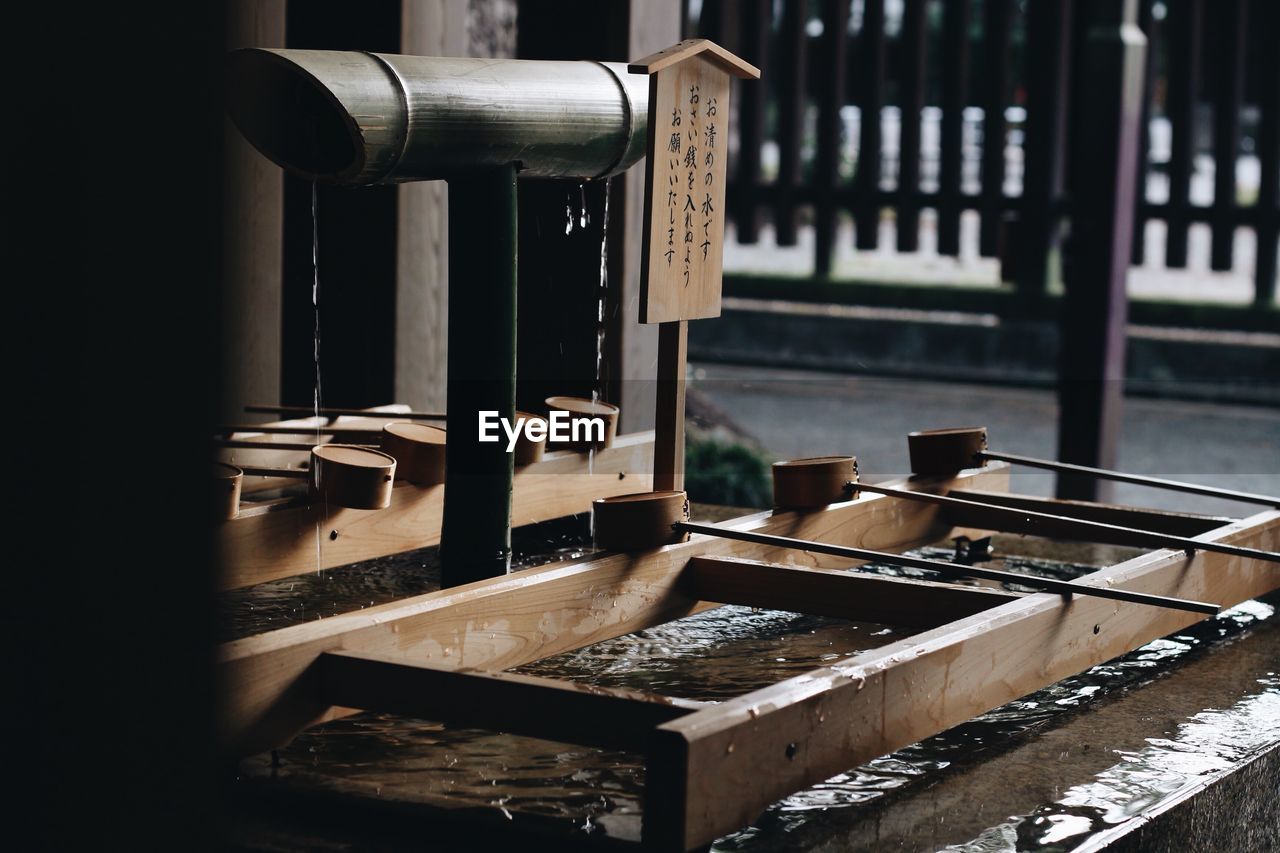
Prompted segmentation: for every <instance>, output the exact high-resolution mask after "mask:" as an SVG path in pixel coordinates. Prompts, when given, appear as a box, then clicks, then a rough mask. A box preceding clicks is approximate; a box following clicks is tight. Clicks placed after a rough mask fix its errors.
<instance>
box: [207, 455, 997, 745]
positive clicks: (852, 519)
mask: <svg viewBox="0 0 1280 853" xmlns="http://www.w3.org/2000/svg"><path fill="white" fill-rule="evenodd" d="M561 479H563V478H561ZM1007 479H1008V468H1007V467H1004V466H995V465H992V466H988V467H985V468H977V469H972V470H969V471H964V472H961V473H960V474H959V475H957V476H956V478H955V479H953V480H950V481H943V482H942V483H941V484H942V485H954V486H959V485H969V486H974V487H979V488H999V487H1000V486H1001V485H1003V484H1004V483H1006V482H1007ZM383 512H386V510H383ZM735 526H737V527H739V528H741V529H750V530H757V531H761V532H766V533H776V534H779V535H783V536H799V537H806V538H810V539H819V540H822V541H827V542H838V543H843V544H848V545H858V546H863V547H867V548H876V549H879V550H905V549H908V548H913V547H917V546H919V545H923V544H926V543H929V542H934V541H937V540H938V539H940V538H943V537H944V536H946V535H947V534H948V533H950V532H951V527H950V525H949V524H947V523H946V522H944V521H942V520H941V518H940V516H939V514H938V511H937V508H936V507H933V506H929V505H926V504H916V503H910V502H907V501H901V500H896V499H893V498H886V497H881V496H870V495H868V496H865V497H862V498H859V499H858V500H855V501H847V502H844V503H838V504H832V505H831V506H829V507H827V508H826V509H823V510H818V511H816V512H808V513H794V512H778V513H771V512H762V513H757V514H755V515H751V516H746V517H744V518H741V519H738V520H737V521H736V522H735ZM717 554H719V555H727V554H733V555H735V556H739V557H745V558H748V559H771V558H772V559H787V558H788V555H789V556H790V557H791V558H792V559H796V560H802V561H805V562H806V563H807V564H809V565H831V564H832V562H831V560H830V558H823V557H821V556H820V555H816V554H797V553H795V552H792V551H782V550H779V549H776V548H769V547H767V546H760V545H743V544H741V543H734V542H730V541H728V540H725V539H719V538H712V537H707V536H694V537H692V538H690V540H689V541H688V542H683V543H680V544H677V545H668V546H666V547H663V548H658V549H655V550H652V551H646V552H643V553H639V554H605V555H603V556H600V557H597V558H595V559H593V560H588V561H584V562H579V563H556V564H552V565H548V566H540V567H537V568H533V569H525V570H523V571H519V572H513V573H511V574H509V575H506V576H504V577H501V578H493V579H490V580H485V581H477V582H475V583H472V584H467V585H465V586H460V587H455V588H453V589H449V590H442V591H439V592H434V593H428V594H426V595H420V596H416V597H414V598H407V599H404V600H401V601H397V602H393V603H390V604H385V605H382V606H379V607H370V608H367V609H364V610H359V611H355V612H352V613H344V614H340V615H338V616H332V617H329V618H327V619H322V620H319V621H316V622H308V623H306V624H303V625H296V626H293V627H290V628H283V629H281V630H278V631H272V632H269V633H266V634H262V635H259V636H256V637H248V638H245V639H242V640H236V641H233V642H230V643H226V644H224V645H223V646H222V647H221V648H220V649H219V653H218V657H219V662H220V666H219V670H220V673H219V674H220V677H221V679H222V683H223V684H225V685H227V689H226V693H225V697H226V705H225V707H224V709H223V711H224V713H223V719H224V724H225V727H226V729H225V734H226V737H227V740H228V746H229V748H230V749H231V750H232V751H233V752H235V753H236V754H240V755H248V754H252V753H254V752H259V751H261V750H263V749H268V748H270V747H273V746H278V745H280V744H281V743H284V742H287V741H288V740H289V739H290V738H292V737H293V736H294V735H295V734H296V733H297V732H298V731H300V730H302V729H303V728H305V727H306V726H308V725H310V724H312V723H316V722H321V721H323V720H325V719H331V718H333V717H335V716H339V715H341V714H343V713H345V711H344V709H342V708H337V707H333V706H331V705H329V704H328V703H326V702H325V701H324V699H323V698H322V696H321V693H320V691H319V689H318V687H317V686H316V684H315V682H314V679H315V678H316V675H315V673H314V672H313V671H312V664H313V663H314V662H315V660H316V658H317V657H319V656H320V655H321V654H323V653H324V652H327V651H334V650H338V649H346V650H349V651H359V652H363V653H368V654H395V655H397V656H398V657H402V658H404V659H412V660H428V661H431V662H432V663H433V664H436V665H438V666H442V667H446V668H453V669H458V668H462V667H472V668H484V669H490V670H495V669H506V668H509V667H514V666H520V665H521V664H525V663H530V662H532V661H535V660H540V659H542V658H546V657H550V656H552V655H556V654H560V653H562V652H567V651H572V650H573V649H579V648H582V647H584V646H589V645H591V644H592V643H597V642H600V641H602V640H608V639H612V638H614V637H620V636H622V635H623V634H629V633H632V632H634V631H640V630H643V629H645V628H649V627H652V626H653V625H657V624H661V623H663V622H668V621H670V620H672V619H677V618H679V617H681V616H686V615H688V614H690V613H694V612H697V611H699V610H704V609H708V608H711V607H714V606H716V605H715V604H712V603H705V602H699V601H696V600H694V599H691V598H690V597H689V596H688V595H686V594H685V593H684V592H682V591H681V590H680V588H679V579H680V575H681V572H682V571H683V570H684V568H685V565H686V564H687V563H688V561H689V559H690V558H692V557H698V556H705V555H717ZM834 564H835V565H842V566H847V565H849V561H848V560H843V561H835V562H834Z"/></svg>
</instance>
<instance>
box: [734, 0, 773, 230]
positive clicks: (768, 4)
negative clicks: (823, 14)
mask: <svg viewBox="0 0 1280 853" xmlns="http://www.w3.org/2000/svg"><path fill="white" fill-rule="evenodd" d="M772 23H773V2H772V0H749V5H748V6H747V8H746V9H744V10H743V15H742V19H741V21H739V26H740V30H739V33H740V35H741V38H742V50H741V51H740V55H741V56H742V57H743V58H744V59H746V60H747V61H748V62H750V63H751V64H752V65H754V66H756V67H757V68H759V69H760V71H761V76H762V77H763V78H764V79H766V80H767V79H768V77H767V76H765V75H767V74H768V63H767V55H768V52H769V33H770V31H771V30H772ZM732 85H733V88H734V95H733V103H735V104H737V105H738V140H739V143H738V152H737V159H738V162H737V166H736V167H735V170H736V174H735V179H734V180H735V183H736V184H737V186H738V187H739V188H741V191H740V192H738V193H737V197H736V198H734V199H732V200H731V204H732V212H733V221H734V224H735V225H736V226H737V234H738V242H739V243H755V242H756V241H757V240H758V239H759V231H760V227H759V226H760V219H759V216H758V205H757V203H756V198H755V192H754V190H755V188H756V187H757V186H758V185H759V182H760V149H761V146H762V145H763V144H764V96H765V87H764V86H762V85H760V84H759V83H752V84H751V85H748V86H744V85H742V83H741V81H738V80H734V81H733V83H732Z"/></svg>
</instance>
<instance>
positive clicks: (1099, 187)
mask: <svg viewBox="0 0 1280 853" xmlns="http://www.w3.org/2000/svg"><path fill="white" fill-rule="evenodd" d="M1137 6H1138V4H1137V0H1122V2H1117V1H1116V0H1089V2H1086V3H1085V4H1083V6H1082V7H1081V12H1082V13H1083V14H1085V15H1087V16H1088V17H1087V18H1085V20H1084V23H1085V25H1086V31H1085V33H1086V34H1085V43H1084V44H1083V45H1081V51H1080V59H1081V63H1080V66H1079V73H1078V75H1077V76H1076V89H1075V91H1076V92H1077V94H1078V98H1079V99H1087V109H1086V108H1085V107H1086V104H1085V103H1084V102H1083V100H1081V102H1080V103H1079V104H1078V106H1079V107H1080V109H1078V110H1077V116H1078V120H1077V121H1075V122H1074V127H1073V133H1072V136H1071V145H1072V154H1071V162H1072V163H1073V164H1075V167H1074V169H1073V174H1072V185H1071V190H1072V198H1071V202H1072V203H1071V240H1070V244H1069V245H1068V247H1067V256H1066V258H1064V276H1065V278H1066V282H1065V284H1066V295H1065V298H1064V299H1063V305H1062V316H1061V323H1062V334H1061V340H1062V344H1061V352H1060V356H1059V358H1060V362H1059V370H1058V376H1059V380H1058V382H1059V387H1058V402H1059V415H1058V458H1059V459H1060V460H1062V461H1063V462H1073V463H1077V464H1083V465H1093V466H1097V467H1102V468H1114V467H1115V461H1116V446H1117V443H1118V441H1119V434H1120V414H1121V405H1122V400H1123V394H1124V348H1125V326H1126V322H1127V319H1128V296H1127V294H1126V292H1125V285H1126V280H1127V274H1128V265H1129V252H1130V247H1131V245H1132V238H1133V207H1134V194H1135V178H1136V166H1137V144H1138V138H1139V127H1138V124H1139V119H1140V116H1141V114H1142V104H1141V96H1142V69H1143V61H1144V54H1145V51H1146V39H1145V37H1143V35H1142V32H1141V31H1140V30H1139V29H1138V27H1137V25H1136V21H1137ZM1057 492H1058V497H1061V498H1075V499H1082V500H1093V499H1105V496H1106V495H1105V488H1104V487H1102V486H1100V484H1099V483H1098V481H1096V480H1093V479H1090V478H1080V477H1078V476H1068V475H1063V474H1060V475H1059V476H1058V489H1057Z"/></svg>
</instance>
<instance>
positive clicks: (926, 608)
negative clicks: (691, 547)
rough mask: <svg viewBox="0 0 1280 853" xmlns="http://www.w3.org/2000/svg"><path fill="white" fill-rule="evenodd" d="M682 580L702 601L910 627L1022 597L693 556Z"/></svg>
mask: <svg viewBox="0 0 1280 853" xmlns="http://www.w3.org/2000/svg"><path fill="white" fill-rule="evenodd" d="M684 583H685V584H686V587H685V588H686V590H687V592H688V594H689V596H690V597H692V598H696V599H699V600H702V601H718V602H720V603H722V604H741V605H745V606H747V607H764V608H769V609H771V610H791V611H794V612H796V613H809V614H812V615H814V616H830V617H834V618H837V619H852V620H855V621H860V622H879V623H882V624H885V625H904V626H908V627H912V628H932V627H934V626H935V625H941V624H943V623H946V622H951V621H953V620H955V619H959V618H961V617H963V616H970V615H972V614H974V613H980V612H982V611H983V610H986V609H988V608H991V607H995V606H996V605H999V604H1004V603H1005V602H1007V601H1013V600H1015V599H1017V598H1020V597H1021V596H1019V595H1018V594H1016V593H1011V592H1004V591H1002V590H994V589H987V588H984V587H975V586H957V585H954V584H941V583H931V582H928V581H918V580H910V579H907V578H894V577H886V576H884V575H873V574H859V573H855V572H847V571H840V570H835V569H816V568H806V567H803V566H789V565H781V564H778V563H765V562H761V561H759V560H743V559H740V558H736V557H694V558H693V559H692V560H690V561H689V566H688V568H686V569H685V575H684Z"/></svg>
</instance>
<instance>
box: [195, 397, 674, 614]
mask: <svg viewBox="0 0 1280 853" xmlns="http://www.w3.org/2000/svg"><path fill="white" fill-rule="evenodd" d="M404 408H405V407H403V406H390V407H385V408H384V409H382V410H380V411H375V410H370V411H369V412H368V414H367V415H364V416H357V417H346V418H341V419H339V421H337V423H338V424H339V425H341V426H342V427H344V428H348V429H350V430H352V431H360V430H363V431H367V432H368V433H369V434H370V435H373V436H378V435H379V434H380V431H381V430H382V428H383V424H384V423H386V422H387V421H392V420H395V416H396V414H397V410H398V409H404ZM267 426H277V427H279V426H283V427H294V428H296V430H297V433H299V434H293V435H290V434H261V435H257V436H254V437H252V438H250V439H249V440H248V441H246V442H243V443H254V444H255V445H256V446H255V447H253V448H250V449H248V450H246V449H245V448H244V447H243V446H238V447H236V448H234V450H232V449H226V450H223V451H222V461H221V463H220V464H222V465H223V466H225V464H226V463H228V462H233V464H235V463H239V464H244V462H243V460H245V459H246V458H248V459H250V460H252V461H253V462H254V464H255V465H270V466H277V467H282V468H291V469H294V470H296V471H297V472H298V473H302V471H303V470H304V469H302V468H300V467H298V466H300V465H302V464H303V461H304V460H306V459H307V457H308V455H309V453H308V452H306V451H298V450H279V449H276V448H275V447H274V446H275V445H278V444H284V445H286V446H292V444H293V443H294V442H297V441H298V439H299V438H301V437H304V436H305V435H307V433H308V430H310V429H313V428H314V427H313V425H312V423H311V422H310V421H306V420H304V421H280V422H276V423H275V424H271V425H267ZM433 429H434V428H432V427H425V426H421V425H416V424H405V425H401V426H399V427H397V428H396V431H397V432H408V433H412V434H415V435H416V434H417V433H420V432H424V431H430V430H433ZM437 432H438V431H437ZM350 434H351V433H350V432H347V433H342V435H343V436H347V435H350ZM332 437H334V436H332V435H325V436H320V438H321V439H328V438H332ZM313 438H315V437H314V436H313ZM308 440H309V441H310V439H308ZM243 443H242V444H243ZM526 444H527V443H526ZM437 446H438V447H443V445H442V444H441V445H437ZM423 447H426V448H427V449H430V445H429V443H426V442H421V441H420V442H418V444H417V447H416V448H415V453H414V455H412V456H406V457H405V458H406V459H407V460H409V462H410V464H409V465H408V466H407V468H408V470H409V471H411V472H416V473H412V474H410V475H409V476H397V477H396V480H395V483H394V485H393V486H391V488H390V489H389V503H388V505H387V506H386V508H384V509H375V510H368V509H351V508H347V507H343V506H338V505H335V504H334V503H333V502H328V503H326V502H324V501H317V500H312V499H311V498H310V497H308V496H307V495H303V494H286V495H282V496H275V497H270V498H269V499H267V500H259V501H247V500H246V501H244V502H241V503H240V504H239V512H238V513H237V514H236V515H235V517H233V518H232V517H228V515H229V512H230V511H229V506H228V504H229V502H230V500H231V499H232V496H231V495H230V491H231V484H230V482H229V481H225V482H224V481H223V480H218V481H217V483H218V485H217V487H216V488H217V490H218V491H217V504H216V508H217V509H218V517H219V518H221V519H224V520H222V521H220V522H219V524H218V526H217V528H216V531H215V536H216V541H217V547H218V553H219V559H220V564H221V566H222V572H221V574H220V576H219V586H220V588H222V589H234V588H237V587H243V586H250V585H252V584H257V583H263V582H265V581H269V580H276V579H278V578H283V577H289V576H291V575H297V574H302V573H304V572H314V571H316V569H317V568H324V569H329V568H334V567H337V566H344V565H347V564H349V563H355V562H359V561H361V560H368V559H372V558H374V557H382V556H386V555H389V554H399V553H403V552H405V551H412V550H415V549H417V548H425V547H428V546H431V545H436V544H439V542H440V525H441V518H442V515H443V511H444V490H445V487H444V484H443V482H441V481H440V479H439V472H437V471H436V469H435V465H436V463H437V462H438V463H439V464H440V465H441V466H442V465H443V457H442V455H441V456H439V457H437V456H435V455H434V454H430V455H428V454H426V453H424V452H423V450H422V449H421V448H423ZM516 450H517V461H518V462H521V463H525V464H518V466H517V468H516V472H515V478H514V482H513V489H514V492H513V508H512V519H511V522H512V525H513V526H516V527H521V526H524V525H528V524H535V523H538V522H542V521H549V520H551V519H555V518H561V517H564V516H567V515H574V514H577V513H582V512H588V511H589V510H590V509H591V503H592V501H593V500H595V499H597V498H602V497H611V496H614V495H622V494H628V493H632V492H637V491H642V490H645V489H648V488H650V486H651V485H652V473H651V471H652V464H653V462H652V458H653V433H652V432H639V433H630V434H626V435H621V436H617V437H616V438H614V439H613V441H612V444H611V446H609V447H607V448H604V449H602V450H596V451H594V455H593V456H592V457H591V458H590V459H589V458H588V456H587V454H586V453H585V452H581V451H570V450H560V451H550V450H548V451H547V452H545V453H544V452H541V448H540V446H525V447H517V449H516ZM402 455H403V452H402ZM233 460H234V461H233ZM525 460H533V461H529V462H527V463H526V462H525ZM220 470H222V469H221V468H218V467H215V472H217V471H220ZM410 478H412V479H413V480H416V481H417V482H412V481H410ZM296 482H297V480H296V479H292V478H289V479H286V478H279V477H246V478H244V482H243V485H242V489H243V493H244V496H251V495H254V494H263V493H268V492H270V491H271V490H277V489H280V488H282V487H289V486H291V485H294V484H295V483H296ZM423 483H427V485H423ZM240 497H241V496H240V495H236V496H235V499H236V500H239V499H240ZM317 529H319V531H320V534H319V535H320V548H319V561H318V564H317V547H316V537H317Z"/></svg>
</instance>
